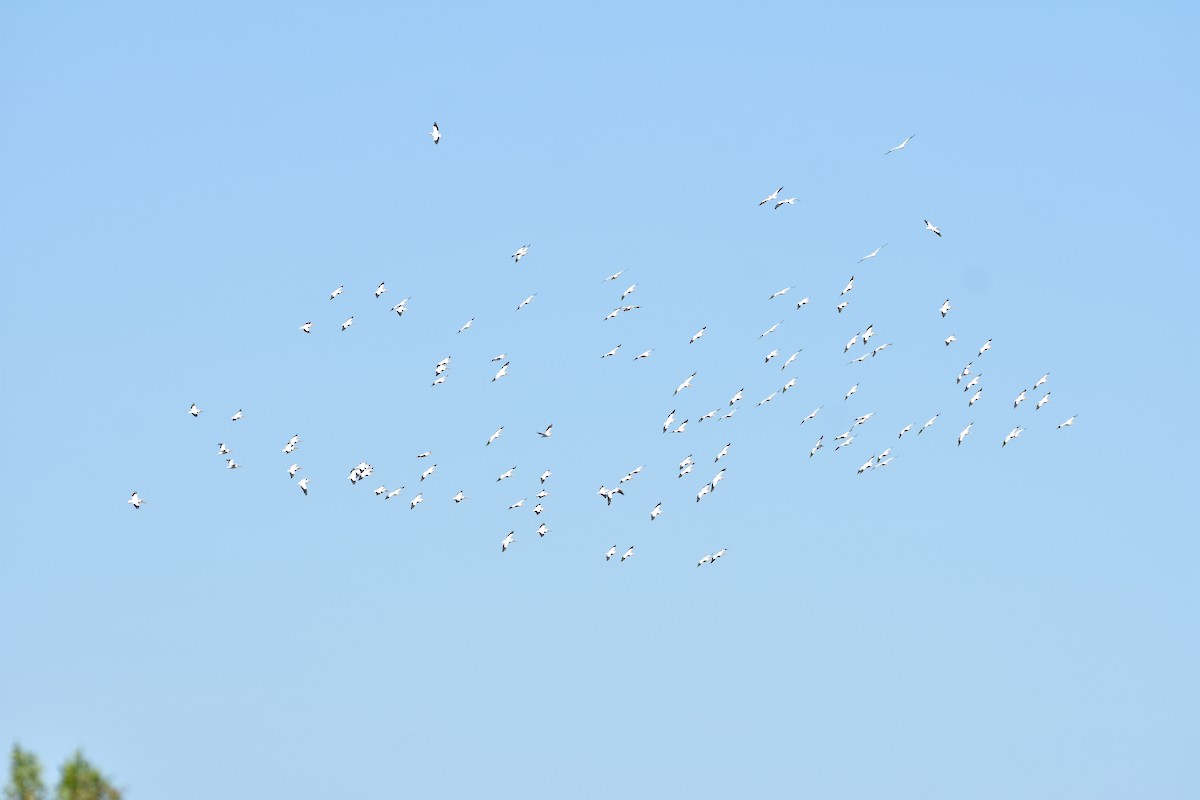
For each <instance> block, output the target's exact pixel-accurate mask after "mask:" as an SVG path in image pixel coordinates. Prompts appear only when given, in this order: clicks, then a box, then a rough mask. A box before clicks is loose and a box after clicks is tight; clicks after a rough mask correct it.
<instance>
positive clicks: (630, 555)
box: [621, 545, 633, 561]
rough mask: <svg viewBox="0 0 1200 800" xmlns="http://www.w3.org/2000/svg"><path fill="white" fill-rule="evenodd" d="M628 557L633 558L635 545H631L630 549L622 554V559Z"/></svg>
mask: <svg viewBox="0 0 1200 800" xmlns="http://www.w3.org/2000/svg"><path fill="white" fill-rule="evenodd" d="M627 558H633V545H629V549H628V550H626V551H625V555H623V556H621V560H622V561H624V560H625V559H627Z"/></svg>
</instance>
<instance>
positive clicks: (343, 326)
mask: <svg viewBox="0 0 1200 800" xmlns="http://www.w3.org/2000/svg"><path fill="white" fill-rule="evenodd" d="M353 324H354V317H350V318H349V319H347V320H346V321H345V322H343V323H342V331H345V330H346V328H349V327H350V326H351V325H353Z"/></svg>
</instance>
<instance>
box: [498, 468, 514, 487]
mask: <svg viewBox="0 0 1200 800" xmlns="http://www.w3.org/2000/svg"><path fill="white" fill-rule="evenodd" d="M516 471H517V468H516V467H515V466H514V467H512V468H510V469H508V470H506V471H505V472H501V473H500V477H499V478H496V483H499V482H500V481H502V480H506V479H508V478H511V477H512V476H513V473H514V472H516Z"/></svg>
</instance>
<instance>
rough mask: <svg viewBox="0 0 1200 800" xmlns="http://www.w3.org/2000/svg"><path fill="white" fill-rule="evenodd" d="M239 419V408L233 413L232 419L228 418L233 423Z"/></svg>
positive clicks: (240, 411) (240, 414)
mask: <svg viewBox="0 0 1200 800" xmlns="http://www.w3.org/2000/svg"><path fill="white" fill-rule="evenodd" d="M241 418H242V410H241V409H240V408H239V409H238V410H237V411H235V412H234V414H233V416H232V417H230V419H231V420H233V421H234V422H237V421H238V420H239V419H241Z"/></svg>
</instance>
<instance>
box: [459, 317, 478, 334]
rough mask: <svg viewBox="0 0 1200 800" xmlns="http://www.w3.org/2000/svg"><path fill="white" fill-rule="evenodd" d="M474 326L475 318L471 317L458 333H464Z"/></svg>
mask: <svg viewBox="0 0 1200 800" xmlns="http://www.w3.org/2000/svg"><path fill="white" fill-rule="evenodd" d="M473 324H475V318H474V317H471V318H470V319H469V320H467V321H466V322H464V323H463V324H462V327H461V328H459V329H458V331H457V333H462V332H463V331H465V330H470V328H471V326H472V325H473Z"/></svg>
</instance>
